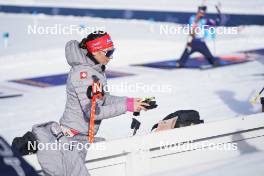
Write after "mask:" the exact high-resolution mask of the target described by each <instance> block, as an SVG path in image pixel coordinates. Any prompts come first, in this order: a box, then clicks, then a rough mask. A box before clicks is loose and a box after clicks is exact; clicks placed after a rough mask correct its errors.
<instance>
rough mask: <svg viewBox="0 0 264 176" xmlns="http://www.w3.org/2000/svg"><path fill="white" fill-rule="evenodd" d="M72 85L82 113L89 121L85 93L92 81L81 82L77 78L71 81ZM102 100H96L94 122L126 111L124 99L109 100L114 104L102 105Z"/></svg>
mask: <svg viewBox="0 0 264 176" xmlns="http://www.w3.org/2000/svg"><path fill="white" fill-rule="evenodd" d="M75 76H76V75H75ZM77 76H78V74H77ZM72 83H73V87H74V89H75V92H76V94H77V97H78V100H79V103H80V106H81V108H82V111H83V112H84V114H85V117H86V118H87V119H89V118H90V110H91V100H90V99H89V98H88V97H87V94H86V91H87V88H88V87H89V86H91V85H92V80H91V78H87V79H83V80H81V79H78V77H77V79H72ZM108 98H109V97H108ZM104 99H105V98H104ZM104 99H97V103H96V111H95V120H102V119H108V118H112V117H116V116H119V115H121V114H124V113H126V111H127V105H126V98H112V99H109V100H111V101H112V102H115V103H114V104H104ZM106 99H107V98H106ZM109 100H108V101H109Z"/></svg>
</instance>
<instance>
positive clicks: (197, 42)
mask: <svg viewBox="0 0 264 176" xmlns="http://www.w3.org/2000/svg"><path fill="white" fill-rule="evenodd" d="M216 9H217V11H218V15H217V18H216V19H215V20H213V19H208V18H206V17H205V14H206V10H207V7H206V6H199V7H198V12H197V14H196V15H193V16H191V17H190V20H189V25H190V26H191V30H190V33H189V37H188V42H187V45H186V47H185V49H184V52H183V54H182V56H181V58H180V59H179V60H177V61H176V67H177V68H181V67H184V66H185V63H186V62H187V60H188V58H189V57H190V55H191V54H192V53H194V52H199V53H201V54H202V55H204V56H205V58H206V59H207V60H208V62H209V63H210V64H212V65H213V66H218V65H219V60H218V59H217V58H215V57H214V56H213V55H212V53H211V52H210V50H209V48H208V47H207V45H206V43H205V41H204V40H205V38H209V37H211V38H214V37H215V36H214V35H215V33H213V34H212V33H210V32H209V31H208V30H207V29H206V28H208V27H210V26H214V27H215V26H217V25H220V24H221V12H220V10H219V8H218V6H216ZM197 28H200V29H201V30H200V29H199V30H198V29H197Z"/></svg>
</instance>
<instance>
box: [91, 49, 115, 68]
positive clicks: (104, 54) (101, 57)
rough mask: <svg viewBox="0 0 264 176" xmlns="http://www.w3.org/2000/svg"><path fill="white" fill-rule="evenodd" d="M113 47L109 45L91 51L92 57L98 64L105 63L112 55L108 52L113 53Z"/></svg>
mask: <svg viewBox="0 0 264 176" xmlns="http://www.w3.org/2000/svg"><path fill="white" fill-rule="evenodd" d="M113 51H114V47H109V48H106V49H103V50H99V51H96V52H93V53H92V54H93V56H94V58H95V59H96V60H97V62H99V63H100V64H103V65H107V64H108V62H109V61H110V59H112V56H108V53H110V54H113V53H112V52H113Z"/></svg>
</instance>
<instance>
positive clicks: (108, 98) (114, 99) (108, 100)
mask: <svg viewBox="0 0 264 176" xmlns="http://www.w3.org/2000/svg"><path fill="white" fill-rule="evenodd" d="M104 98H105V100H104V105H111V104H116V103H119V102H123V101H125V102H126V100H127V98H128V97H121V96H114V95H110V93H108V92H107V93H105V95H104Z"/></svg>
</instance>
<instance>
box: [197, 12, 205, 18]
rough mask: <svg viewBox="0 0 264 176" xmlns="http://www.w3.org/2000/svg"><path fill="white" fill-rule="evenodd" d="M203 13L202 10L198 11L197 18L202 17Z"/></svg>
mask: <svg viewBox="0 0 264 176" xmlns="http://www.w3.org/2000/svg"><path fill="white" fill-rule="evenodd" d="M204 15H205V12H202V11H199V12H198V14H197V16H198V17H199V18H201V17H203V16H204Z"/></svg>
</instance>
